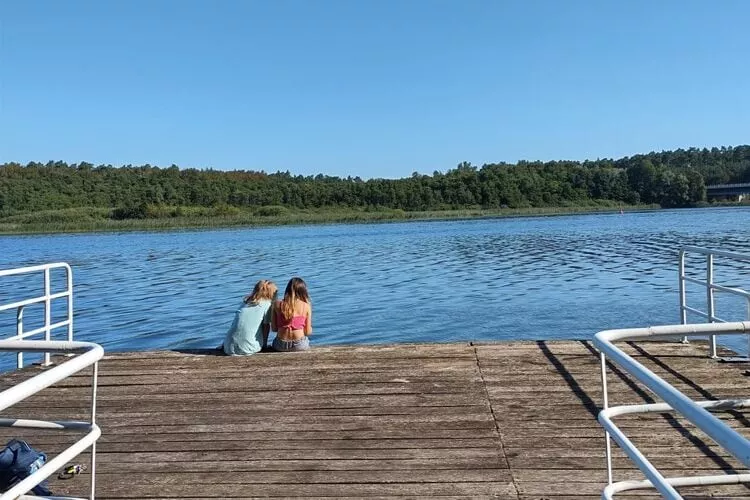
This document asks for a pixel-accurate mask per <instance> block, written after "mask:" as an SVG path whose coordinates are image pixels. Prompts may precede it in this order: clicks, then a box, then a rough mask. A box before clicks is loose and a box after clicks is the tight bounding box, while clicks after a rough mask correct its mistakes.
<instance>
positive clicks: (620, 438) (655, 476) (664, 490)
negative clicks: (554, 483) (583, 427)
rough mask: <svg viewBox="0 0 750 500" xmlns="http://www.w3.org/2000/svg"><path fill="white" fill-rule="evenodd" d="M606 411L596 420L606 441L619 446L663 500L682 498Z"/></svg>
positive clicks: (600, 413)
mask: <svg viewBox="0 0 750 500" xmlns="http://www.w3.org/2000/svg"><path fill="white" fill-rule="evenodd" d="M605 411H607V410H602V411H601V412H599V417H598V418H597V420H599V423H600V424H601V426H602V427H604V430H605V431H606V432H607V439H609V438H612V439H614V440H615V442H616V443H617V444H618V445H620V448H622V450H623V451H624V452H625V454H626V455H627V456H628V457H630V459H631V460H632V461H633V462H634V463H635V464H636V465H637V466H638V468H639V469H640V470H641V472H643V474H644V475H645V476H646V477H647V478H648V479H650V482H651V483H652V484H653V485H654V488H656V489H657V490H658V491H659V493H661V494H662V495H664V497H665V498H669V499H671V500H679V499H681V498H682V497H681V496H680V494H679V493H677V491H676V490H675V489H674V488H673V487H672V486H670V485H669V483H667V480H666V478H665V477H664V476H662V475H661V473H660V472H659V471H658V470H657V469H656V467H654V465H653V464H652V463H651V462H650V461H649V460H648V459H647V458H646V456H645V455H644V454H643V453H641V451H640V450H639V449H638V447H637V446H636V445H634V444H633V442H632V441H631V440H630V439H628V437H627V436H626V435H625V433H623V432H622V431H621V430H620V429H619V428H618V427H617V426H616V425H615V424H614V423H613V422H612V421H611V420H610V419H609V417H608V416H607V415H606V414H605V413H604V412H605ZM613 484H617V483H610V484H609V485H608V486H611V485H613Z"/></svg>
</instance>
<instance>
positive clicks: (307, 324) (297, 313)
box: [271, 278, 312, 352]
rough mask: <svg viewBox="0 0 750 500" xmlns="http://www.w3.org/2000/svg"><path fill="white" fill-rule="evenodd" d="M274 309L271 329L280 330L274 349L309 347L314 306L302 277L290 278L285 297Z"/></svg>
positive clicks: (273, 345) (284, 349)
mask: <svg viewBox="0 0 750 500" xmlns="http://www.w3.org/2000/svg"><path fill="white" fill-rule="evenodd" d="M273 309H274V312H273V319H272V320H271V329H272V330H273V331H274V332H278V333H277V334H276V338H275V339H273V344H272V347H273V349H274V350H275V351H281V352H290V351H306V350H307V349H309V348H310V341H309V340H308V338H307V337H308V335H310V334H311V333H312V307H311V306H310V295H309V294H308V293H307V285H306V284H305V282H304V281H303V280H302V278H292V279H290V280H289V283H288V284H287V285H286V290H285V291H284V298H283V299H282V300H279V301H277V302H276V304H274V308H273Z"/></svg>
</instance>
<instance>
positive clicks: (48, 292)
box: [0, 262, 73, 368]
mask: <svg viewBox="0 0 750 500" xmlns="http://www.w3.org/2000/svg"><path fill="white" fill-rule="evenodd" d="M58 268H62V269H64V270H65V285H66V286H65V290H63V291H62V292H57V293H52V285H51V276H50V273H51V271H52V269H58ZM40 273H42V274H43V275H44V295H40V296H37V297H33V298H29V299H25V300H19V301H17V302H12V303H9V304H0V313H1V312H3V311H8V310H13V309H15V310H16V334H15V335H14V336H12V337H10V339H19V340H21V339H27V338H29V337H33V336H35V335H40V334H42V333H43V334H44V340H47V341H49V340H52V338H51V336H52V331H53V330H56V329H58V328H63V327H65V328H67V334H68V342H72V341H73V271H72V270H71V269H70V266H69V265H68V264H65V263H64V262H57V263H54V264H42V265H39V266H30V267H21V268H17V269H0V278H2V277H5V276H20V275H33V274H40ZM58 299H66V301H67V317H66V319H65V320H63V321H58V322H56V323H52V301H54V300H58ZM33 304H44V326H42V327H39V328H35V329H33V330H28V331H24V329H23V313H24V309H25V308H26V307H27V306H30V305H33ZM43 364H44V366H48V365H49V364H50V353H49V352H45V353H44V363H43ZM17 365H18V368H23V352H20V351H19V352H18V354H17Z"/></svg>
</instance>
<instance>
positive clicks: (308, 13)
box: [0, 0, 750, 177]
mask: <svg viewBox="0 0 750 500" xmlns="http://www.w3.org/2000/svg"><path fill="white" fill-rule="evenodd" d="M747 19H750V2H746V1H744V0H722V1H719V2H709V1H693V0H661V1H656V2H655V1H651V0H628V1H619V2H618V1H601V2H600V1H593V0H589V1H577V0H564V1H558V0H545V1H541V0H526V1H521V0H518V1H510V0H508V1H501V0H487V1H479V0H463V1H459V0H451V1H448V0H398V1H397V0H304V1H303V0H263V1H252V0H246V1H229V0H216V1H209V0H202V1H194V0H174V1H167V0H153V1H146V0H128V1H122V0H117V1H115V0H113V1H106V2H105V1H99V0H97V1H90V2H88V1H72V0H70V1H65V2H61V1H34V0H32V1H28V2H3V3H2V4H1V5H0V23H1V24H0V162H5V161H20V162H27V161H32V160H34V161H47V160H50V159H59V160H65V161H69V162H77V161H89V162H92V163H96V164H98V163H111V164H114V165H120V164H127V163H132V164H143V163H150V164H152V165H161V166H168V165H170V164H172V163H175V164H177V165H180V166H181V167H197V168H207V167H212V168H218V169H227V170H228V169H253V170H261V169H263V170H266V171H276V170H290V171H291V172H293V173H299V174H305V175H307V174H315V173H325V174H329V175H340V176H346V175H352V176H357V175H359V176H361V177H404V176H408V175H410V174H411V173H412V172H413V171H418V172H422V173H432V171H434V170H442V171H445V170H447V169H449V168H453V167H454V166H455V165H456V164H457V163H459V162H461V161H471V162H473V163H475V164H482V163H485V162H497V161H508V162H515V161H517V160H519V159H528V160H536V159H539V160H550V159H587V158H590V159H595V158H597V157H620V156H626V155H631V154H635V153H639V152H648V151H652V150H662V149H674V148H678V147H689V146H698V147H703V146H720V145H736V144H745V143H748V142H750V64H748V60H749V59H748V58H749V57H750V56H749V55H748V54H750V35H748V34H747V29H746V27H747V26H746V25H747V22H746V20H747Z"/></svg>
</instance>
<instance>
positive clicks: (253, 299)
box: [222, 280, 278, 356]
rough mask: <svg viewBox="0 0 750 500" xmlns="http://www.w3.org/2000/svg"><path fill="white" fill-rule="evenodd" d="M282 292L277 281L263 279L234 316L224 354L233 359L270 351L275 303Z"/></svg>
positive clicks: (225, 339) (225, 341)
mask: <svg viewBox="0 0 750 500" xmlns="http://www.w3.org/2000/svg"><path fill="white" fill-rule="evenodd" d="M277 291H278V289H277V287H276V285H275V284H274V283H273V281H269V280H260V281H259V282H257V283H256V284H255V288H253V293H251V294H250V295H248V296H247V297H245V299H244V300H243V302H242V305H241V306H240V308H239V309H237V312H236V313H235V314H234V321H233V322H232V326H231V327H230V328H229V331H228V332H227V335H226V337H225V338H224V344H223V346H222V347H223V348H224V353H225V354H228V355H230V356H239V355H247V354H255V353H256V352H259V351H260V350H261V349H265V348H266V344H267V343H268V332H269V330H270V326H271V315H272V311H273V307H272V304H273V301H274V300H275V299H276V292H277Z"/></svg>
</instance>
